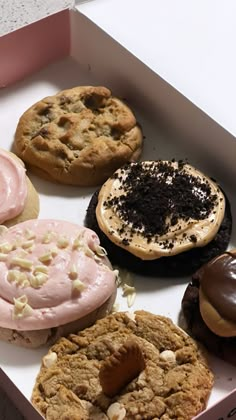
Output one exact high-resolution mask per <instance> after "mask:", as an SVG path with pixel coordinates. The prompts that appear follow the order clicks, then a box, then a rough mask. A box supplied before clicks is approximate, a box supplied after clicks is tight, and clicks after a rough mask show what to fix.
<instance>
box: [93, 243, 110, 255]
mask: <svg viewBox="0 0 236 420" xmlns="http://www.w3.org/2000/svg"><path fill="white" fill-rule="evenodd" d="M95 252H96V254H97V255H98V256H99V257H104V256H105V255H107V251H106V250H105V248H103V247H102V246H100V245H98V246H97V247H96V248H95Z"/></svg>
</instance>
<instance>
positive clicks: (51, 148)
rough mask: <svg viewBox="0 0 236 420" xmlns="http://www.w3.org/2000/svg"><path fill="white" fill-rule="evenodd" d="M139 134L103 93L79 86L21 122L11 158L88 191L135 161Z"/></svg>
mask: <svg viewBox="0 0 236 420" xmlns="http://www.w3.org/2000/svg"><path fill="white" fill-rule="evenodd" d="M142 140H143V136H142V131H141V129H140V127H139V126H138V125H137V122H136V119H135V116H134V114H133V113H132V111H131V110H130V109H129V107H128V106H127V105H126V104H125V103H124V102H122V101H121V100H120V99H118V98H116V97H114V96H112V94H111V91H110V90H109V89H107V88H105V87H100V86H97V87H93V86H80V87H74V88H72V89H67V90H64V91H62V92H59V93H58V94H56V95H55V96H50V97H47V98H44V99H42V100H41V101H39V102H37V103H36V104H34V105H33V106H32V107H31V108H29V109H28V110H27V111H26V112H25V113H24V114H23V115H22V117H21V118H20V120H19V123H18V126H17V129H16V134H15V142H14V150H15V152H16V154H17V155H18V156H19V157H21V158H22V160H23V161H24V162H25V163H26V164H27V166H28V167H29V168H30V169H31V170H32V171H34V172H35V173H37V174H38V175H39V176H42V177H43V178H46V179H48V180H50V181H55V182H60V183H63V184H71V185H80V186H92V185H99V184H101V183H102V182H104V181H105V180H106V179H107V178H108V177H109V176H110V175H111V174H112V173H113V172H114V171H115V170H116V169H117V168H118V167H120V166H121V165H123V164H124V163H126V162H130V161H136V160H137V159H138V158H139V156H140V153H141V150H142Z"/></svg>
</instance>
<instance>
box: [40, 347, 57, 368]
mask: <svg viewBox="0 0 236 420" xmlns="http://www.w3.org/2000/svg"><path fill="white" fill-rule="evenodd" d="M56 361H57V353H55V351H50V352H49V353H48V354H46V356H44V358H43V365H44V366H45V367H46V368H49V367H51V366H52V365H53V364H54V363H56Z"/></svg>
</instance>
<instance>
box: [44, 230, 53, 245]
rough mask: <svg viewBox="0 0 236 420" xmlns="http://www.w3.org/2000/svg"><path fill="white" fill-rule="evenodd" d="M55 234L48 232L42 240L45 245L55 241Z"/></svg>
mask: <svg viewBox="0 0 236 420" xmlns="http://www.w3.org/2000/svg"><path fill="white" fill-rule="evenodd" d="M53 236H54V235H53V232H46V233H45V234H44V236H43V238H42V243H43V244H49V243H50V242H51V241H52V239H53Z"/></svg>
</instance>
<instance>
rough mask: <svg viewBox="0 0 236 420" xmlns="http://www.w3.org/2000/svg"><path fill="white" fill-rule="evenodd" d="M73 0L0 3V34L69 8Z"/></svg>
mask: <svg viewBox="0 0 236 420" xmlns="http://www.w3.org/2000/svg"><path fill="white" fill-rule="evenodd" d="M73 6H74V0H50V1H48V0H40V1H37V0H8V1H2V2H1V3H0V15H1V20H0V36H2V35H6V34H8V33H9V32H13V31H15V30H16V29H19V28H22V27H23V26H26V25H29V24H30V23H33V22H36V21H38V20H40V19H42V18H44V17H46V16H50V15H52V14H54V13H57V12H60V11H61V10H64V9H69V8H72V7H73Z"/></svg>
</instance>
